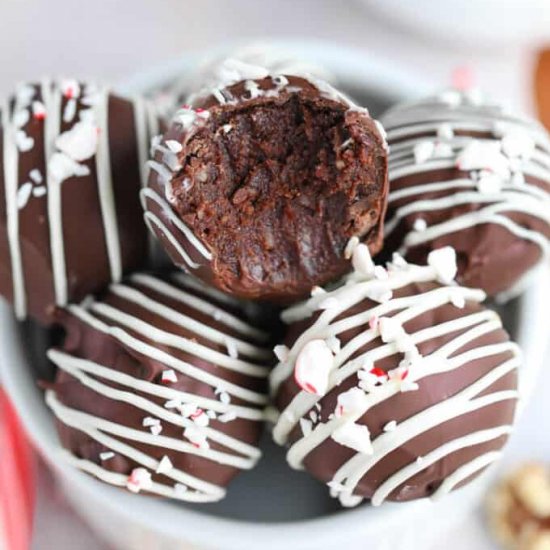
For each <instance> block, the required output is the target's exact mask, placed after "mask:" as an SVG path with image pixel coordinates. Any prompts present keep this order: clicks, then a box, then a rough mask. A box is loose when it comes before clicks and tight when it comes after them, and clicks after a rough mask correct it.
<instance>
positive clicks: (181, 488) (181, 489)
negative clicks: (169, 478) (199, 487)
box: [174, 483, 188, 495]
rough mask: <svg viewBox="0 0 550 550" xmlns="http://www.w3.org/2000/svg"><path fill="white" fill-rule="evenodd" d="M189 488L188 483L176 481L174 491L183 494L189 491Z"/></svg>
mask: <svg viewBox="0 0 550 550" xmlns="http://www.w3.org/2000/svg"><path fill="white" fill-rule="evenodd" d="M187 490H188V488H187V485H184V484H183V483H176V484H175V485H174V492H175V493H176V495H183V494H185V493H186V492H187Z"/></svg>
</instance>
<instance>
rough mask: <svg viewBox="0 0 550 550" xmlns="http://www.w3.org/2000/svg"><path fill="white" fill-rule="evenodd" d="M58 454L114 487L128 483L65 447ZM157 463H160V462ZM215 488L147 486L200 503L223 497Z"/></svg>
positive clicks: (163, 493) (153, 483) (158, 491)
mask: <svg viewBox="0 0 550 550" xmlns="http://www.w3.org/2000/svg"><path fill="white" fill-rule="evenodd" d="M59 455H60V457H61V459H62V460H64V461H65V462H66V463H67V464H70V465H72V466H74V467H75V468H78V469H79V470H82V471H83V472H86V473H88V474H90V475H93V476H94V477H96V478H97V479H99V480H101V481H103V482H105V483H108V484H109V485H114V486H116V487H126V484H127V483H128V476H125V475H123V474H117V473H115V472H111V471H110V470H106V469H105V468H102V467H101V466H98V465H97V464H95V463H94V462H91V461H90V460H84V459H81V458H76V457H75V456H74V455H72V454H71V453H69V452H68V451H66V450H65V449H60V451H59ZM158 464H160V462H159V463H158ZM157 467H158V466H157ZM216 489H217V490H216V491H215V492H214V493H203V492H200V491H185V492H178V491H177V490H176V489H175V488H174V487H170V486H169V485H164V484H162V483H158V482H155V481H153V482H152V485H151V487H149V488H148V492H149V493H152V494H156V495H159V496H162V497H166V498H171V499H175V500H182V501H185V502H195V503H202V502H217V501H219V500H221V499H223V498H224V496H225V493H226V491H225V490H224V489H221V488H216ZM218 489H219V490H218Z"/></svg>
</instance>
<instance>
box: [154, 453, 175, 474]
mask: <svg viewBox="0 0 550 550" xmlns="http://www.w3.org/2000/svg"><path fill="white" fill-rule="evenodd" d="M173 467H174V466H173V464H172V461H171V460H170V459H169V458H168V457H167V456H166V455H164V456H163V457H162V458H161V460H160V462H159V465H158V466H157V469H156V472H157V474H167V473H168V472H169V471H170V470H172V468H173Z"/></svg>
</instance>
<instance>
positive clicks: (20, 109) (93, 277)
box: [0, 80, 158, 324]
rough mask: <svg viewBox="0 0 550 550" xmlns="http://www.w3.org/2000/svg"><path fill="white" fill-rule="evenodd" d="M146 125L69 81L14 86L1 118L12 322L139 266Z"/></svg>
mask: <svg viewBox="0 0 550 550" xmlns="http://www.w3.org/2000/svg"><path fill="white" fill-rule="evenodd" d="M156 131H158V127H157V126H156V121H155V117H154V116H153V114H152V112H151V111H150V110H149V109H148V107H147V105H146V104H145V103H144V102H143V101H140V100H136V101H131V100H127V99H122V98H120V97H116V96H114V95H112V94H110V93H109V91H108V90H106V89H103V88H100V87H97V86H95V85H93V84H89V83H87V84H83V83H81V82H77V81H75V80H65V81H56V82H50V81H44V82H41V83H40V84H23V85H21V86H19V87H18V88H17V90H16V93H15V95H14V97H13V98H11V99H10V100H9V101H8V102H7V103H6V105H5V106H4V108H3V109H2V127H1V135H0V141H1V147H0V294H1V295H2V296H4V297H5V298H6V299H7V300H8V301H10V302H11V303H12V304H13V306H14V309H15V313H16V315H17V317H18V318H19V319H24V318H26V317H27V315H30V316H31V317H34V318H35V319H38V320H40V321H41V322H43V323H45V324H49V323H50V322H51V315H52V312H53V309H54V307H55V306H56V305H57V306H63V305H65V304H67V303H68V302H70V301H75V300H81V299H82V298H84V296H86V295H87V294H88V293H90V292H94V291H98V290H101V289H102V288H104V287H105V286H106V285H108V283H109V282H110V281H118V280H120V278H121V276H122V274H123V273H124V272H125V271H127V270H131V269H134V268H136V267H139V266H140V265H141V264H142V263H143V262H144V260H145V255H146V250H147V246H146V245H147V230H146V228H145V226H144V224H143V221H142V219H141V216H142V211H141V207H140V204H139V196H138V195H139V189H140V186H141V181H142V180H143V179H145V174H144V173H142V172H144V170H143V169H142V166H143V165H144V163H145V162H146V160H147V155H148V148H149V147H148V144H149V139H150V138H149V136H150V134H151V132H156Z"/></svg>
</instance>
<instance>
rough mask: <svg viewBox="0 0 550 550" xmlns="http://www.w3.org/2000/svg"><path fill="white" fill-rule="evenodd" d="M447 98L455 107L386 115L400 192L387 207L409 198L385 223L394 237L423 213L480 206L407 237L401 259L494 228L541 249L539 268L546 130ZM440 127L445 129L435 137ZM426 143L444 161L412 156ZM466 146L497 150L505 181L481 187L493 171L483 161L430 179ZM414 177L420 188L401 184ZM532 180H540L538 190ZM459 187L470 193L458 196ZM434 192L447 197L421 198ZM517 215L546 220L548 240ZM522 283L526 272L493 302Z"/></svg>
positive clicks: (545, 204)
mask: <svg viewBox="0 0 550 550" xmlns="http://www.w3.org/2000/svg"><path fill="white" fill-rule="evenodd" d="M451 93H452V94H454V95H453V99H452V104H449V103H448V102H446V100H445V94H443V95H442V96H439V97H435V98H431V99H430V100H429V101H423V102H416V103H408V104H404V105H402V106H400V107H397V108H394V109H391V110H390V111H389V112H388V113H386V115H385V116H384V117H383V122H384V123H385V125H386V127H387V128H388V129H389V131H388V139H389V142H390V145H391V148H392V153H391V155H390V170H389V180H390V184H392V183H394V182H396V183H397V184H398V185H399V186H400V187H401V188H398V189H396V190H394V191H392V192H391V193H390V196H389V203H390V205H391V204H392V202H395V201H397V200H403V199H407V203H406V204H404V205H402V206H401V207H400V208H398V209H397V210H396V211H395V212H392V214H391V215H390V216H389V217H388V219H387V220H386V228H387V233H388V234H390V233H391V232H392V231H394V230H395V228H396V227H397V226H398V225H399V222H400V220H402V219H403V218H404V217H405V216H415V215H418V217H419V218H420V219H422V213H423V212H429V211H434V210H444V209H447V208H449V209H450V208H452V207H454V206H456V205H460V204H465V203H469V204H477V205H479V208H478V209H477V211H475V212H467V211H466V212H464V213H463V214H460V215H457V216H455V217H454V218H453V219H445V220H443V221H441V222H440V223H435V224H434V225H432V226H429V227H427V228H426V230H423V229H422V230H416V229H415V230H412V231H410V232H409V233H408V235H407V236H406V238H405V240H404V242H403V243H402V246H401V248H400V250H399V251H400V252H401V253H406V252H407V251H408V250H409V249H410V248H411V247H413V246H417V245H419V244H422V243H427V242H430V241H433V240H434V239H437V238H439V237H441V236H445V235H450V234H452V233H454V232H457V231H461V230H466V229H469V228H472V227H475V226H477V225H481V224H495V225H499V226H501V227H503V228H505V229H506V230H507V231H509V232H510V233H511V234H512V235H515V236H516V237H518V238H519V239H521V240H525V241H528V242H530V243H533V244H534V245H536V246H537V247H538V248H539V249H540V262H539V263H542V262H545V261H547V260H548V258H550V239H549V238H548V236H547V235H548V232H550V214H549V213H548V212H549V211H550V138H549V136H548V134H547V132H546V131H545V130H544V128H543V127H542V126H541V125H539V124H538V123H536V122H535V121H532V120H530V119H528V118H524V117H520V116H516V115H510V114H508V113H506V112H504V111H503V109H502V108H501V107H499V106H498V105H491V104H488V103H486V102H485V103H484V102H481V103H480V102H477V101H475V102H473V103H472V102H471V101H470V100H469V99H468V97H467V95H465V94H460V93H458V92H451ZM447 95H448V94H447ZM442 129H444V130H445V131H444V132H440V131H441V130H442ZM457 132H459V133H461V134H464V133H467V132H483V133H485V134H487V135H484V136H471V135H470V136H468V135H456V133H457ZM440 133H441V135H440ZM507 138H511V139H512V141H515V143H516V146H515V152H514V150H513V149H514V147H512V150H510V149H507V148H506V139H507ZM396 140H397V142H395V141H396ZM518 142H519V144H520V146H519V148H518ZM424 144H426V145H428V146H430V144H431V145H432V146H434V147H435V144H439V145H442V146H443V147H445V148H446V151H445V153H444V154H443V155H442V156H443V157H444V158H440V156H438V154H437V153H436V152H435V149H434V152H433V153H430V152H428V153H427V154H426V155H425V156H424V154H423V153H422V154H420V155H419V156H417V155H416V154H415V151H416V148H417V147H419V148H423V146H424ZM521 144H523V145H525V147H523V146H522V145H521ZM470 146H475V147H485V148H487V147H490V148H493V149H495V151H497V152H500V154H501V156H500V161H499V162H500V164H503V163H505V164H506V165H507V171H508V173H509V175H508V176H506V175H505V174H504V173H503V174H500V175H498V174H495V175H491V177H492V178H493V179H492V183H490V187H489V188H488V187H487V186H485V187H484V186H483V181H482V179H483V178H484V177H487V176H484V175H483V174H482V172H483V171H484V170H485V172H487V171H488V172H489V174H491V166H490V160H487V166H486V167H485V168H484V166H485V165H484V163H483V161H482V159H481V158H480V159H479V160H476V161H475V163H474V166H477V164H479V167H476V168H475V169H473V170H470V177H469V178H464V179H450V180H447V181H430V180H433V179H434V178H436V177H437V175H436V174H435V172H434V171H435V170H441V169H442V170H444V169H452V168H457V166H458V161H459V160H460V158H461V156H460V155H462V154H463V152H464V155H466V157H467V155H468V148H469V147H470ZM428 149H429V147H428ZM466 157H464V158H466ZM501 168H502V167H501ZM413 175H415V176H416V179H418V178H419V176H420V175H425V178H424V183H421V184H415V185H414V186H411V187H402V186H401V184H400V183H399V182H398V180H399V181H401V180H402V179H404V178H407V177H410V176H413ZM525 180H527V183H525ZM532 180H537V181H536V183H537V185H535V184H534V183H533V181H532ZM404 183H406V182H404ZM464 188H466V189H468V191H466V192H461V190H462V189H464ZM488 189H489V190H488ZM437 191H441V192H446V193H445V195H444V196H443V197H440V198H438V199H429V198H424V197H425V196H426V194H429V193H431V192H437ZM514 213H522V214H525V215H527V216H530V217H533V218H537V219H540V220H541V221H543V222H545V224H546V226H547V230H546V231H545V232H544V233H546V234H544V233H543V232H542V231H541V230H534V229H530V228H528V227H523V226H522V225H520V223H518V222H516V221H514V220H513V219H512V217H511V216H512V215H513V214H514ZM526 279H527V274H523V275H522V277H521V280H519V281H518V282H517V284H515V285H513V287H512V288H511V289H508V290H506V292H504V293H503V294H502V295H501V296H497V299H503V298H505V297H507V298H509V297H511V296H513V295H515V294H516V293H517V292H519V291H521V289H522V288H523V286H524V281H525V280H526Z"/></svg>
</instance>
